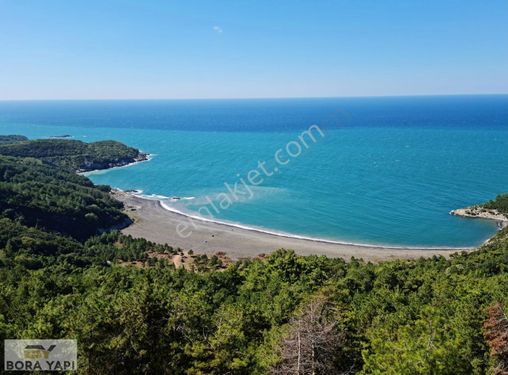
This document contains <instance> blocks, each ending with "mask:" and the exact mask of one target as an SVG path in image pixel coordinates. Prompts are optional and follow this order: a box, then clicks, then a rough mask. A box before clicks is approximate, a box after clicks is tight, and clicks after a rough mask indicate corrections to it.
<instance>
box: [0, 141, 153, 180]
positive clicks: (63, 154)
mask: <svg viewBox="0 0 508 375" xmlns="http://www.w3.org/2000/svg"><path fill="white" fill-rule="evenodd" d="M9 137H10V139H6V140H5V142H3V143H2V142H1V139H0V155H5V156H13V157H31V158H37V159H40V160H42V161H43V162H45V163H47V164H50V165H53V166H58V167H60V168H63V169H68V170H72V171H81V172H82V171H90V170H94V169H106V168H111V167H115V166H121V165H126V164H129V163H133V162H135V161H139V160H144V159H146V155H145V154H143V153H141V152H140V151H139V150H138V149H135V148H132V147H128V146H126V145H124V144H123V143H120V142H116V141H100V142H93V143H85V142H81V141H77V140H69V139H37V140H21V139H18V140H15V138H13V137H20V136H9Z"/></svg>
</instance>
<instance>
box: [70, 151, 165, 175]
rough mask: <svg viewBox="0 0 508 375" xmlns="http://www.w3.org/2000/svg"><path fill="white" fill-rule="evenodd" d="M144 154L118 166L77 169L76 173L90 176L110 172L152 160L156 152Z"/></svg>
mask: <svg viewBox="0 0 508 375" xmlns="http://www.w3.org/2000/svg"><path fill="white" fill-rule="evenodd" d="M142 155H143V156H142V158H140V159H139V160H135V161H133V162H130V163H127V164H123V165H117V166H114V167H109V168H102V169H92V170H90V171H77V172H76V173H77V174H78V175H80V176H85V177H88V176H92V175H94V174H101V173H106V172H109V171H112V170H115V169H120V168H127V167H132V166H133V165H137V164H141V163H145V162H147V161H150V160H152V159H153V157H154V156H155V155H154V154H146V153H142Z"/></svg>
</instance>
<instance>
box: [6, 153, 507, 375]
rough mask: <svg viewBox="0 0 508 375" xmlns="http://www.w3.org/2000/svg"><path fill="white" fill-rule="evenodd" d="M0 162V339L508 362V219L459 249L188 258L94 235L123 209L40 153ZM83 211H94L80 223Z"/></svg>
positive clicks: (298, 360) (451, 367)
mask: <svg viewBox="0 0 508 375" xmlns="http://www.w3.org/2000/svg"><path fill="white" fill-rule="evenodd" d="M0 162H1V164H0V181H1V182H0V186H1V187H2V190H1V195H0V197H1V198H0V201H1V202H2V203H1V204H2V206H1V207H2V209H1V210H0V286H1V287H0V345H3V339H5V338H27V337H34V338H75V339H77V340H78V348H79V357H78V362H79V369H78V373H81V374H109V373H112V374H268V373H270V374H326V375H332V374H429V375H430V374H450V375H452V374H453V375H456V374H489V373H496V374H504V373H506V371H508V327H507V324H506V313H507V311H506V309H505V306H508V305H507V304H508V288H507V287H506V286H507V285H508V228H506V229H504V230H502V231H500V232H499V233H498V235H497V236H496V237H495V238H494V239H493V240H492V241H491V242H490V243H489V244H487V245H485V246H483V247H482V248H480V249H479V250H478V251H475V252H471V253H462V254H457V255H455V256H453V257H452V258H450V259H445V258H443V257H432V258H429V259H420V260H411V261H390V262H383V263H380V264H372V263H366V262H364V261H362V260H358V259H351V260H349V261H348V262H346V261H344V260H341V259H329V258H326V257H322V256H308V257H301V256H297V255H295V253H294V252H292V251H289V250H279V251H277V252H275V253H273V254H272V255H270V256H268V257H266V258H264V259H257V258H256V259H251V260H243V261H240V262H237V263H234V264H232V265H230V266H228V267H227V268H225V269H224V268H220V267H218V265H217V264H216V262H212V261H211V260H210V261H209V262H201V263H200V267H196V268H193V270H191V271H188V270H185V269H184V268H179V269H175V267H174V266H173V264H172V263H169V262H168V261H166V260H165V259H163V258H162V259H157V258H155V257H154V256H153V254H169V255H171V254H175V253H177V252H181V250H179V249H176V250H175V249H173V248H172V247H171V246H168V245H166V246H162V245H156V244H153V243H151V242H148V241H146V240H144V239H133V238H131V237H127V236H124V235H122V234H120V233H118V232H116V231H113V232H108V233H102V234H100V235H94V233H93V232H94V231H98V230H99V228H100V227H103V226H104V224H105V223H111V222H116V219H114V218H117V219H121V214H120V212H119V209H120V206H119V205H118V203H115V202H114V201H112V200H111V199H110V198H109V197H108V196H107V188H104V187H95V186H93V184H92V183H91V182H90V181H89V180H87V179H86V178H84V177H81V176H76V175H73V174H72V173H69V172H67V171H62V170H60V169H58V168H57V167H54V166H48V165H44V164H43V163H42V162H41V161H39V160H33V159H31V160H27V159H21V158H10V157H2V158H0ZM57 182H59V183H57ZM62 189H63V190H62ZM89 213H93V214H94V215H96V216H97V218H98V220H92V221H90V222H89V224H87V225H89V227H88V228H90V230H87V231H86V232H81V231H79V233H78V235H76V233H75V232H74V230H77V229H74V230H73V229H72V228H77V227H78V226H81V225H84V224H83V223H85V222H87V220H88V219H87V218H86V215H87V214H89ZM73 217H76V220H79V222H75V223H73V225H70V226H65V225H64V226H61V224H62V225H63V223H64V221H65V220H64V219H63V218H66V220H71V219H72V218H73ZM55 223H58V225H56V224H55ZM92 229H93V230H92ZM238 246H241V244H239V245H238ZM192 256H193V257H196V258H198V256H197V255H192ZM200 259H201V257H200ZM205 259H206V257H205ZM0 350H1V348H0ZM494 369H495V370H494ZM496 371H497V372H496ZM503 371H504V372H503Z"/></svg>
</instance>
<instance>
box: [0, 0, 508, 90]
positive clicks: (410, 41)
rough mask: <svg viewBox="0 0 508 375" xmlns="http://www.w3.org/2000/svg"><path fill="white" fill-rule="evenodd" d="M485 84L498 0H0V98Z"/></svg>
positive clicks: (500, 10)
mask: <svg viewBox="0 0 508 375" xmlns="http://www.w3.org/2000/svg"><path fill="white" fill-rule="evenodd" d="M495 93H508V1H506V0H489V1H485V0H460V1H459V0H457V1H455V0H425V1H424V0H400V1H395V0H384V1H379V0H350V1H346V0H335V1H331V0H330V1H327V0H308V1H300V0H277V1H273V0H271V1H269V0H250V1H244V0H231V1H224V0H210V1H194V0H185V1H183V0H181V1H171V0H164V1H163V0H160V1H159V0H147V1H141V0H122V1H120V0H108V1H104V0H86V1H81V0H73V1H69V0H44V1H40V0H32V1H30V0H0V100H17V99H23V100H24V99H164V98H167V99H179V98H263V97H265V98H272V97H335V96H387V95H447V94H495Z"/></svg>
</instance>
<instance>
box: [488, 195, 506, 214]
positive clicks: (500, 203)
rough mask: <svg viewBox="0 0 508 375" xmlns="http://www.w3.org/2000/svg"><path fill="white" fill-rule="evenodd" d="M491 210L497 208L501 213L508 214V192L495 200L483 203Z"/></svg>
mask: <svg viewBox="0 0 508 375" xmlns="http://www.w3.org/2000/svg"><path fill="white" fill-rule="evenodd" d="M483 207H484V208H486V209H489V210H497V211H499V212H500V213H503V214H505V215H508V194H501V195H498V196H497V197H496V199H495V200H491V201H489V202H487V203H485V204H484V205H483Z"/></svg>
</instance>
